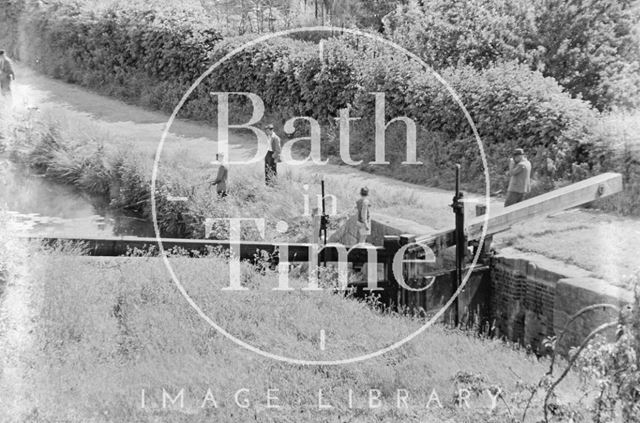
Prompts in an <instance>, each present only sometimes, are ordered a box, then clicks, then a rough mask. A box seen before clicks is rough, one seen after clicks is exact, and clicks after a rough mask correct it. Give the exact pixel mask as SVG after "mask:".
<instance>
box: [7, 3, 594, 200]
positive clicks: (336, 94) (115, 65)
mask: <svg viewBox="0 0 640 423" xmlns="http://www.w3.org/2000/svg"><path fill="white" fill-rule="evenodd" d="M16 4H17V3H16ZM3 16H4V17H5V18H6V15H3ZM19 21H20V39H21V40H22V42H21V48H20V59H22V60H23V61H25V62H27V63H28V64H30V65H32V66H34V67H36V68H37V69H38V70H40V71H42V72H44V73H46V74H48V75H51V76H54V77H57V78H62V79H65V80H67V81H69V82H74V83H78V84H81V85H83V86H86V87H89V88H92V89H97V90H99V91H101V92H105V93H107V94H112V95H116V96H118V97H120V98H122V99H125V100H129V101H133V102H135V103H137V104H140V105H143V106H147V107H152V108H156V109H160V110H163V111H167V112H170V111H172V110H173V108H174V107H175V105H176V104H177V102H178V101H179V99H180V98H181V97H182V95H183V93H184V92H185V91H186V89H187V88H188V86H189V85H190V84H191V83H192V82H193V81H194V80H195V79H196V78H197V77H199V76H200V75H201V74H202V72H203V71H204V70H206V69H207V67H208V66H209V65H210V64H211V63H213V62H214V61H216V60H217V59H219V58H221V57H223V55H225V54H226V53H227V52H229V51H231V50H232V49H233V48H235V47H237V46H239V45H242V44H243V43H245V42H246V41H247V40H249V38H247V37H238V38H231V39H226V40H222V38H221V36H220V35H219V34H218V32H216V31H215V30H214V29H212V28H211V27H209V26H207V24H206V23H205V22H203V21H202V20H201V18H200V17H198V16H195V15H194V14H193V13H192V12H187V11H179V10H171V11H164V12H163V11H158V10H141V9H124V10H118V11H115V10H106V11H103V12H91V11H83V10H80V9H79V8H77V7H76V6H70V5H58V4H54V5H53V6H48V7H40V8H36V9H34V10H33V11H30V12H29V13H28V14H23V15H22V16H21V18H20V20H19ZM3 23H4V22H3ZM9 23H10V24H12V25H15V22H14V21H13V20H11V21H10V22H9ZM377 44H379V43H377ZM324 51H325V54H324V59H323V61H321V60H320V58H319V55H318V46H317V45H315V44H313V43H309V42H304V41H299V40H294V39H291V38H280V39H274V40H271V41H269V42H265V43H260V44H257V45H254V46H252V47H249V48H247V49H245V50H244V51H243V52H241V53H240V54H238V55H236V56H235V57H234V59H233V60H230V61H227V62H225V63H224V64H223V65H222V66H221V67H219V68H218V69H217V70H216V71H215V72H213V73H212V74H211V75H210V77H209V78H207V79H205V80H204V81H203V83H202V84H201V85H200V86H199V87H198V88H197V89H196V90H195V91H194V92H193V94H192V95H191V97H190V98H189V99H188V101H187V102H186V104H185V106H184V108H183V110H182V115H183V116H186V117H190V118H195V119H200V120H206V121H213V120H214V119H215V104H214V101H213V99H212V97H211V95H210V94H209V93H210V92H211V91H249V92H254V93H256V94H259V95H260V96H261V97H262V99H263V100H264V102H265V106H266V108H267V112H268V113H269V114H270V116H272V117H273V116H277V117H280V118H282V119H283V120H284V118H285V117H287V118H288V117H292V116H302V115H305V116H312V117H314V118H316V119H317V120H319V121H321V123H323V124H324V126H325V127H329V130H328V131H325V133H324V134H323V136H324V139H323V141H324V147H325V152H329V153H331V154H333V155H336V154H337V145H338V140H337V128H336V125H335V122H334V119H333V117H334V116H336V115H337V113H338V110H339V109H340V108H343V107H346V106H347V105H350V106H351V107H352V108H353V111H352V116H363V119H362V120H361V121H360V122H359V123H358V124H357V125H354V126H355V127H354V131H353V133H352V152H353V156H354V158H363V159H365V160H366V161H369V160H370V159H372V157H373V152H374V145H373V142H372V141H371V140H372V128H373V125H372V121H371V119H372V116H373V96H372V95H371V94H370V93H371V92H374V91H384V92H385V93H386V102H387V110H386V111H387V119H391V118H393V117H395V116H402V115H407V116H409V117H412V118H414V119H415V120H416V121H417V122H419V136H418V140H419V145H418V152H419V158H420V159H422V160H423V161H424V162H425V163H426V166H415V165H409V166H399V162H400V161H402V160H404V140H403V139H404V133H403V131H402V130H401V129H399V128H401V127H400V126H399V127H396V128H390V130H389V133H388V135H387V148H388V157H389V160H390V161H391V163H392V165H391V166H390V167H386V168H384V169H372V168H371V167H369V169H370V170H375V171H383V172H390V173H392V174H393V175H394V176H396V177H401V178H404V179H408V180H411V181H413V182H424V183H430V184H438V183H440V184H443V185H447V184H448V183H450V181H451V169H452V165H453V163H462V165H463V168H464V172H463V174H464V180H465V181H466V182H467V186H468V187H470V188H472V189H476V190H479V191H482V190H484V183H483V178H482V172H483V169H482V164H481V162H480V158H479V154H478V150H477V148H476V144H475V140H474V139H473V137H472V134H471V130H470V126H469V125H468V123H467V121H466V119H465V117H464V115H463V114H462V112H461V110H460V108H459V107H458V106H457V104H456V103H454V102H453V101H452V99H451V97H450V95H449V94H448V92H447V91H446V90H445V89H444V87H443V86H442V85H441V84H440V83H439V82H438V81H437V80H435V79H434V77H433V76H432V75H431V73H430V72H428V71H425V70H424V69H422V68H421V67H420V66H419V65H417V64H415V63H412V62H410V61H409V60H408V59H407V58H405V56H404V55H402V54H398V52H397V51H394V50H391V49H389V48H380V46H379V45H375V46H374V45H373V43H370V42H363V41H362V38H358V37H353V36H341V37H335V38H332V39H327V40H326V42H325V49H324ZM441 74H442V75H443V77H444V78H445V79H446V80H447V81H448V83H449V84H450V85H451V86H452V87H453V88H454V90H455V91H456V92H457V93H458V94H459V95H460V97H461V100H462V102H463V103H464V104H465V106H466V108H467V109H468V110H469V112H470V114H471V116H472V118H473V120H474V122H475V124H476V126H477V128H478V131H479V133H480V136H481V137H482V140H483V142H484V146H485V149H486V152H487V155H488V159H489V170H490V174H491V180H492V184H493V186H494V189H499V188H502V187H503V185H504V184H505V182H506V180H505V179H506V177H505V171H506V169H507V158H508V157H509V153H510V151H511V150H512V149H513V148H514V147H516V146H519V147H524V148H525V149H526V150H527V151H528V152H529V154H530V155H531V156H532V159H533V165H534V168H535V169H536V171H537V172H536V178H538V179H539V180H541V181H542V183H541V184H538V187H537V190H545V189H550V188H552V187H553V182H554V180H570V179H571V178H574V177H575V172H574V169H575V168H574V166H573V165H574V164H576V165H578V166H581V168H583V169H585V168H586V169H587V170H588V171H591V170H592V169H593V168H594V165H595V164H597V163H598V162H599V161H601V160H600V158H599V157H596V156H594V155H593V154H589V150H588V148H587V147H585V146H589V145H590V144H591V143H592V142H593V137H594V136H593V134H592V132H591V130H590V125H592V124H593V122H594V121H595V120H596V119H597V118H598V115H597V112H595V111H594V110H592V109H591V108H590V106H589V105H588V104H587V103H586V102H584V101H581V100H577V99H572V98H571V97H570V96H569V95H568V94H567V93H565V92H564V91H563V89H562V88H561V87H560V86H559V85H558V84H557V83H556V82H555V80H553V79H552V78H545V77H543V76H542V74H540V73H538V72H536V71H532V70H530V69H529V68H528V67H527V66H524V65H518V64H515V63H500V64H495V65H491V66H489V67H487V68H484V69H480V70H479V69H475V68H473V67H471V66H462V67H459V68H448V69H444V70H442V71H441ZM235 106H236V107H237V109H236V110H235V111H234V112H233V115H232V116H233V117H235V118H237V116H238V115H240V114H242V113H244V114H246V113H247V112H248V110H247V108H246V107H245V106H246V102H244V103H243V102H239V103H236V104H235ZM302 131H304V125H300V126H299V132H302ZM550 163H551V164H552V165H553V166H552V167H553V169H554V170H553V171H551V170H549V164H550ZM365 167H367V166H365Z"/></svg>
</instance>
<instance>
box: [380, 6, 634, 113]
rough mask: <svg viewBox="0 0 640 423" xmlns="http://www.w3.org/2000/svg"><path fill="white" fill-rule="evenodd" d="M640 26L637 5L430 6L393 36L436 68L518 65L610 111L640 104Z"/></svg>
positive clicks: (398, 24)
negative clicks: (551, 79)
mask: <svg viewBox="0 0 640 423" xmlns="http://www.w3.org/2000/svg"><path fill="white" fill-rule="evenodd" d="M639 23H640V7H639V6H638V2H637V1H635V0H622V1H610V0H578V1H572V2H566V1H563V0H535V1H533V2H530V1H522V0H499V1H496V0H480V1H473V2H467V1H445V0H424V1H421V2H420V6H418V5H417V3H415V2H409V4H408V5H406V6H404V7H398V9H397V10H396V11H395V12H394V13H392V14H390V15H389V16H387V17H386V18H385V24H386V27H385V31H386V33H387V34H388V35H389V36H390V37H391V38H392V39H394V40H395V41H397V42H398V43H400V44H401V45H403V46H405V47H407V48H409V49H411V50H412V51H414V52H416V53H417V54H419V55H420V56H421V57H423V58H424V59H425V60H426V61H427V62H428V63H429V64H430V65H431V66H434V67H435V68H436V69H441V68H445V67H448V66H457V65H465V64H470V65H473V66H474V67H476V68H478V69H483V68H486V67H487V66H489V65H490V64H491V63H494V62H497V61H510V60H517V61H519V62H521V63H526V64H528V65H529V66H531V67H532V69H538V70H540V71H542V72H543V73H544V75H545V76H551V77H553V78H555V79H556V80H557V81H558V82H559V83H560V84H561V85H562V86H563V87H565V88H566V89H567V91H568V92H569V93H571V95H572V96H574V97H582V98H584V99H585V100H588V101H589V102H591V104H593V105H594V106H596V107H597V108H598V109H599V110H603V109H608V108H610V107H612V106H622V107H629V108H633V107H637V106H638V105H639V104H640V103H638V98H639V96H638V94H639V92H640V91H639V90H640V76H639V73H638V66H640V48H639V47H638V46H639V45H640V36H639V35H640V34H639V33H638V24H639Z"/></svg>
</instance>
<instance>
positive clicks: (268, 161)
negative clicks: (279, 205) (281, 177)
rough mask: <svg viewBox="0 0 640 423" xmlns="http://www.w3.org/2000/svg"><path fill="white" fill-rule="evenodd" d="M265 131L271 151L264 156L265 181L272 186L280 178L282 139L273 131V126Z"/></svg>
mask: <svg viewBox="0 0 640 423" xmlns="http://www.w3.org/2000/svg"><path fill="white" fill-rule="evenodd" d="M265 129H266V132H267V139H268V140H269V149H268V150H267V154H266V155H265V156H264V179H265V182H266V183H267V185H270V184H271V183H273V181H274V180H275V178H276V176H278V162H279V161H280V152H281V150H282V147H281V145H280V137H279V136H278V135H277V134H276V133H275V132H274V131H273V125H267V127H266V128H265Z"/></svg>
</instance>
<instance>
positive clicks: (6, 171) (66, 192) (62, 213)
mask: <svg viewBox="0 0 640 423" xmlns="http://www.w3.org/2000/svg"><path fill="white" fill-rule="evenodd" d="M0 211H1V212H4V213H6V214H7V216H8V227H9V230H10V231H11V232H13V233H15V234H25V235H38V236H55V235H63V234H64V235H65V236H88V237H104V236H114V235H115V236H121V235H129V236H154V231H153V225H152V224H151V223H150V222H149V221H147V220H145V219H141V218H138V217H135V216H131V215H127V214H126V213H123V212H120V211H117V210H113V209H110V208H109V204H106V203H105V202H104V201H103V200H102V199H100V198H94V197H91V196H89V195H87V194H84V193H81V192H79V191H78V190H76V189H74V188H73V187H69V186H65V185H60V184H57V183H55V182H52V181H50V180H47V179H46V178H44V177H43V176H41V175H34V174H32V173H30V172H29V171H27V170H25V169H23V168H21V167H19V166H18V165H16V164H15V163H12V162H11V161H10V160H9V159H8V158H7V157H6V156H2V155H0Z"/></svg>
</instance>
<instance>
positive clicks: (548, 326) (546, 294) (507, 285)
mask: <svg viewBox="0 0 640 423" xmlns="http://www.w3.org/2000/svg"><path fill="white" fill-rule="evenodd" d="M490 279H491V295H490V298H491V300H490V309H491V313H490V315H491V318H492V319H493V320H494V321H495V325H496V328H497V330H498V335H500V336H505V337H506V338H507V339H510V340H513V341H517V342H519V343H520V344H522V345H525V346H530V347H531V348H532V349H533V350H535V351H539V352H544V348H542V341H543V340H544V339H545V338H546V337H548V336H553V335H556V334H558V333H560V332H561V331H562V329H563V328H564V326H565V324H566V322H567V321H568V319H569V317H570V316H571V315H573V314H574V313H576V312H577V311H579V310H580V309H581V308H583V307H586V306H589V305H593V304H598V303H609V304H615V305H618V306H620V305H624V304H629V303H631V302H632V301H633V294H632V293H631V292H629V291H627V290H624V289H621V288H617V287H615V286H613V285H611V284H609V283H607V282H606V281H603V280H600V279H596V278H593V275H591V273H590V272H588V271H586V270H583V269H580V268H578V267H575V266H572V265H568V264H566V263H563V262H560V261H557V260H552V259H549V258H546V257H543V256H540V255H537V254H531V253H523V252H520V251H518V250H515V249H512V248H506V249H504V250H502V251H501V252H500V253H499V254H498V255H496V256H494V257H493V258H492V261H491V276H490ZM615 317H616V313H615V311H607V310H602V311H596V312H593V313H589V314H588V315H587V316H585V317H584V318H580V319H579V320H578V321H576V322H575V323H574V324H573V325H572V326H571V329H570V330H569V331H568V333H567V335H565V339H564V342H563V343H562V344H561V345H559V346H558V347H559V350H561V351H563V352H564V351H566V350H567V349H568V348H569V347H570V346H574V345H577V344H579V343H580V342H581V341H582V339H584V337H586V336H587V335H588V334H589V332H591V331H592V330H593V329H595V328H596V327H597V326H599V325H600V324H602V323H605V322H607V321H610V320H611V319H614V318H615Z"/></svg>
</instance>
